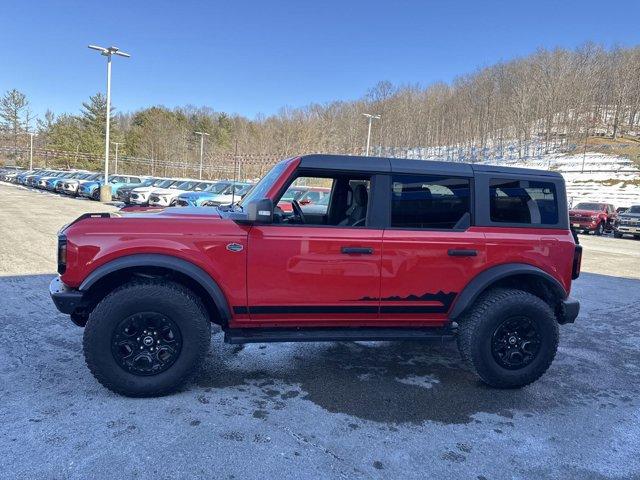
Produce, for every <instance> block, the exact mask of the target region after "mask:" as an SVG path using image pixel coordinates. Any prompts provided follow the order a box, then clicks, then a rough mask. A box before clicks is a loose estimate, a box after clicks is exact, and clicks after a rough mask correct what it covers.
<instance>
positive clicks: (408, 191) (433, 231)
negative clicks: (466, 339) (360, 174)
mask: <svg viewBox="0 0 640 480" xmlns="http://www.w3.org/2000/svg"><path fill="white" fill-rule="evenodd" d="M390 189H391V192H390V194H391V214H390V226H389V228H388V229H386V230H385V232H384V241H383V253H382V281H381V294H380V316H381V319H386V320H402V321H405V322H417V323H420V324H441V323H442V322H443V321H444V320H445V319H446V314H447V312H448V311H449V310H450V308H451V305H452V304H453V302H454V300H455V298H456V297H457V295H458V294H459V293H460V292H461V291H462V289H463V288H464V286H465V285H466V283H467V281H468V279H469V278H472V277H473V276H475V275H476V274H477V273H479V272H480V270H481V268H482V266H483V264H484V263H485V262H486V254H485V246H484V244H485V242H484V234H483V233H482V232H481V231H479V230H476V229H474V228H472V227H469V225H470V223H471V222H470V220H471V180H470V179H469V178H467V177H456V176H447V175H423V174H393V175H392V177H391V185H390Z"/></svg>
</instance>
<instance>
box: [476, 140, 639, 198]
mask: <svg viewBox="0 0 640 480" xmlns="http://www.w3.org/2000/svg"><path fill="white" fill-rule="evenodd" d="M481 163H487V164H492V165H496V164H497V165H504V166H509V167H524V168H538V169H543V170H554V171H557V172H559V173H561V174H562V176H563V177H564V179H565V181H566V183H567V196H568V197H569V200H570V202H571V203H572V204H575V203H577V202H580V201H586V200H590V201H599V202H607V203H613V204H614V205H615V206H616V207H619V206H620V207H628V206H630V205H638V204H640V169H638V167H636V166H635V164H634V163H633V162H632V161H631V160H629V159H628V158H624V157H619V156H616V155H607V154H604V153H595V152H586V154H584V155H583V154H576V155H563V154H559V153H553V154H549V155H542V156H539V157H535V158H527V159H526V160H518V159H514V160H507V159H500V160H489V161H486V162H481Z"/></svg>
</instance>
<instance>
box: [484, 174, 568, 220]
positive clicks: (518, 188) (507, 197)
mask: <svg viewBox="0 0 640 480" xmlns="http://www.w3.org/2000/svg"><path fill="white" fill-rule="evenodd" d="M489 199H490V203H491V221H492V222H497V223H522V224H533V225H555V224H557V223H558V200H557V196H556V187H555V185H554V184H553V183H551V182H537V181H531V180H510V179H503V178H499V179H498V178H493V179H491V181H490V183H489Z"/></svg>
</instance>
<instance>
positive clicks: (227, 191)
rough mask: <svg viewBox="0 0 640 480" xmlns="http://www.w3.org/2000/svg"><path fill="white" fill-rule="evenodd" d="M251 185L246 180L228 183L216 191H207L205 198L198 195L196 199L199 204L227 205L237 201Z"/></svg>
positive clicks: (208, 205) (210, 205)
mask: <svg viewBox="0 0 640 480" xmlns="http://www.w3.org/2000/svg"><path fill="white" fill-rule="evenodd" d="M252 187H253V184H252V183H246V182H236V183H231V184H228V185H226V186H225V187H224V188H223V189H222V190H221V191H219V192H218V193H215V192H208V193H207V194H206V197H205V198H202V197H200V198H199V199H198V201H199V206H207V207H217V206H218V205H228V204H230V203H232V202H239V201H240V199H241V198H242V197H243V196H244V195H246V194H247V192H248V191H249V190H251V188H252ZM186 195H189V194H186Z"/></svg>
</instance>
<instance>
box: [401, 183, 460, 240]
mask: <svg viewBox="0 0 640 480" xmlns="http://www.w3.org/2000/svg"><path fill="white" fill-rule="evenodd" d="M470 192H471V188H470V182H469V179H467V178H457V177H444V176H434V175H393V177H392V183H391V226H392V227H395V228H414V229H422V228H428V229H444V230H448V229H452V228H454V227H455V225H456V224H457V223H458V222H459V221H460V219H461V218H462V217H463V216H464V215H465V214H466V213H469V212H470Z"/></svg>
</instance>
